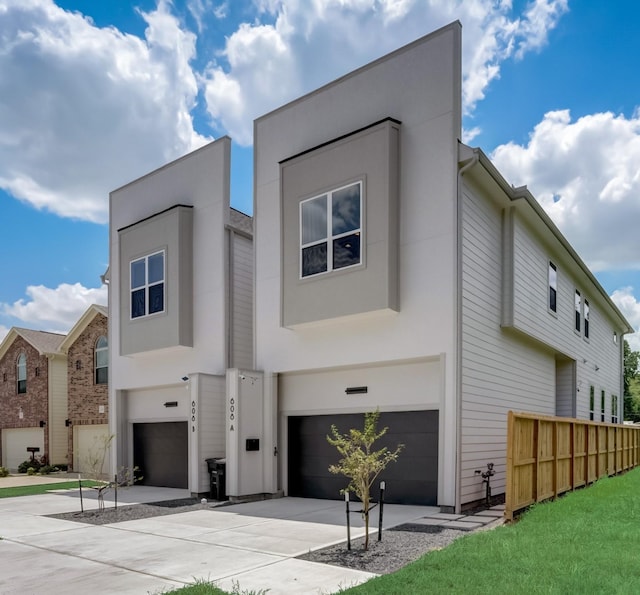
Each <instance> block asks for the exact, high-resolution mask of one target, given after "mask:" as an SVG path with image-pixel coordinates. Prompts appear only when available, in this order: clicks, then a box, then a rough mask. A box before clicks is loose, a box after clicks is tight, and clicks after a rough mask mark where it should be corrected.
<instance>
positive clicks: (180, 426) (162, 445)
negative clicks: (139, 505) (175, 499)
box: [133, 421, 189, 488]
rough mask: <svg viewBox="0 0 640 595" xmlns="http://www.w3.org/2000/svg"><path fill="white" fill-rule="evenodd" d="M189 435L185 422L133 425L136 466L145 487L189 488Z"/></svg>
mask: <svg viewBox="0 0 640 595" xmlns="http://www.w3.org/2000/svg"><path fill="white" fill-rule="evenodd" d="M188 446H189V434H188V425H187V422H186V421H172V422H163V423H140V424H133V464H134V466H136V467H139V469H140V471H139V474H140V475H142V479H141V480H140V481H139V482H138V483H140V484H142V485H149V486H159V487H165V488H188V487H189V469H188V461H189V450H188Z"/></svg>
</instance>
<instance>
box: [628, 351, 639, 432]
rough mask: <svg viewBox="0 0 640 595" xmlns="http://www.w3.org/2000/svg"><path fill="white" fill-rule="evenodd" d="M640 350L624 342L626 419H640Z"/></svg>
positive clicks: (636, 420)
mask: <svg viewBox="0 0 640 595" xmlns="http://www.w3.org/2000/svg"><path fill="white" fill-rule="evenodd" d="M639 364H640V352H638V351H632V350H631V347H629V343H628V342H627V341H625V342H624V419H626V420H629V421H635V422H638V421H640V372H639V371H638V365H639Z"/></svg>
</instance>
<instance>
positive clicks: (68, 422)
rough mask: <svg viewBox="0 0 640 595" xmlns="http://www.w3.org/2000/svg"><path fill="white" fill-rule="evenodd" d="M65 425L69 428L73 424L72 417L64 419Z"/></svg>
mask: <svg viewBox="0 0 640 595" xmlns="http://www.w3.org/2000/svg"><path fill="white" fill-rule="evenodd" d="M64 425H65V427H67V428H68V427H69V426H70V425H71V420H70V419H65V420H64Z"/></svg>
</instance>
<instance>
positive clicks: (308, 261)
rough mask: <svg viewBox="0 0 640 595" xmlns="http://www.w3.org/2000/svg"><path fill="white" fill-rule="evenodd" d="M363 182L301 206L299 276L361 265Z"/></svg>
mask: <svg viewBox="0 0 640 595" xmlns="http://www.w3.org/2000/svg"><path fill="white" fill-rule="evenodd" d="M361 239H362V182H356V183H355V184H349V185H347V186H342V187H341V188H337V189H335V190H332V191H330V192H327V193H326V194H322V195H320V196H315V197H313V198H309V199H307V200H304V201H302V202H301V203H300V277H302V278H304V277H311V276H313V275H319V274H322V273H329V272H331V271H335V270H338V269H344V268H347V267H351V266H355V265H359V264H361V263H362V247H361Z"/></svg>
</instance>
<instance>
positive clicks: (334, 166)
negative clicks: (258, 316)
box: [280, 119, 400, 327]
mask: <svg viewBox="0 0 640 595" xmlns="http://www.w3.org/2000/svg"><path fill="white" fill-rule="evenodd" d="M399 134H400V125H399V123H398V122H397V121H395V120H391V119H388V120H385V121H383V122H380V123H377V124H374V125H372V126H370V127H368V128H365V129H363V130H360V131H358V132H355V133H353V134H351V135H348V136H346V137H344V138H341V139H338V140H336V141H335V142H331V143H327V144H325V145H323V146H321V147H319V148H317V149H315V150H310V151H308V152H305V153H303V154H302V155H299V156H297V157H293V158H291V159H288V160H286V161H284V162H283V163H282V164H281V166H280V167H281V178H280V179H281V215H282V235H283V237H282V244H281V245H282V325H283V326H285V327H293V326H296V325H300V324H305V323H311V322H316V321H322V320H329V319H335V318H339V317H343V316H351V315H356V314H363V313H367V312H376V311H384V310H393V311H397V310H398V303H399V302H398V264H397V263H398V209H399V189H398V167H399V163H398V161H399V153H398V147H399ZM357 181H362V184H363V201H362V205H363V206H362V246H361V250H362V263H361V264H360V265H357V266H354V267H350V268H346V269H341V270H336V271H332V272H330V273H327V274H321V275H317V276H313V277H306V278H304V279H302V278H300V258H301V251H300V215H299V212H300V211H299V209H300V206H299V205H300V202H301V201H303V200H305V199H307V198H310V197H313V196H316V195H319V194H321V193H323V192H326V191H329V190H332V189H334V188H338V187H341V186H344V185H346V184H349V183H351V182H357Z"/></svg>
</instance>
